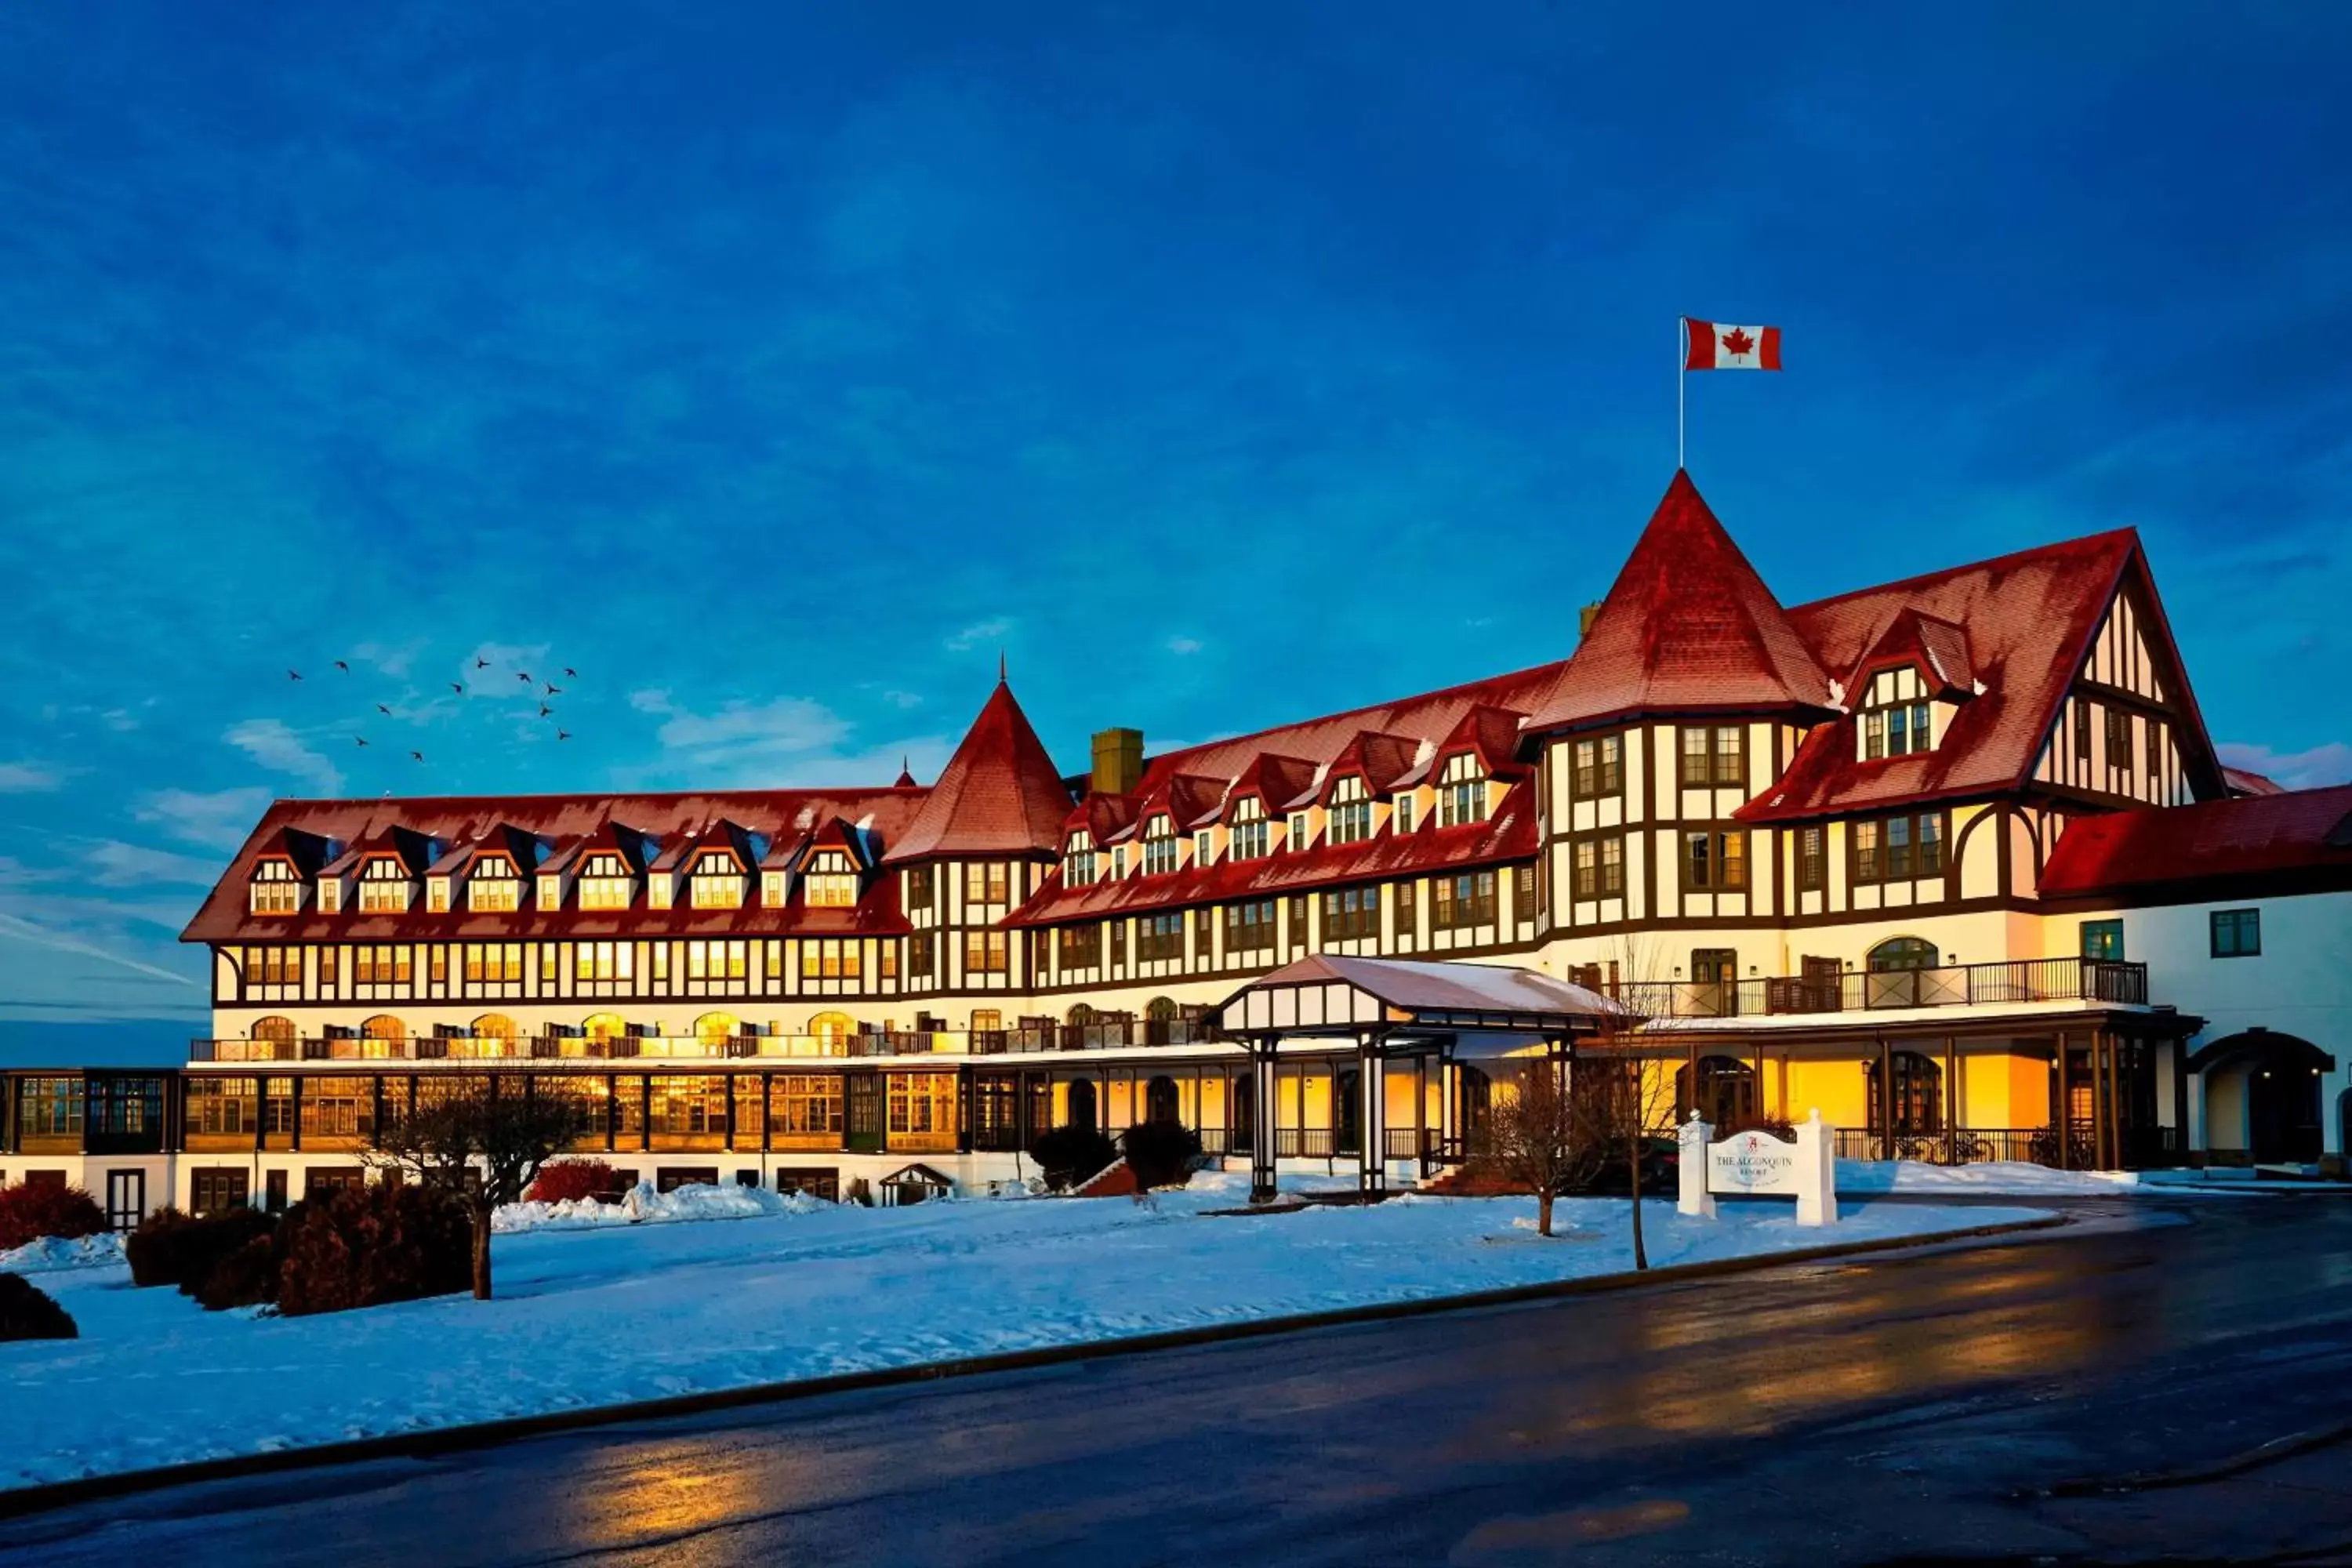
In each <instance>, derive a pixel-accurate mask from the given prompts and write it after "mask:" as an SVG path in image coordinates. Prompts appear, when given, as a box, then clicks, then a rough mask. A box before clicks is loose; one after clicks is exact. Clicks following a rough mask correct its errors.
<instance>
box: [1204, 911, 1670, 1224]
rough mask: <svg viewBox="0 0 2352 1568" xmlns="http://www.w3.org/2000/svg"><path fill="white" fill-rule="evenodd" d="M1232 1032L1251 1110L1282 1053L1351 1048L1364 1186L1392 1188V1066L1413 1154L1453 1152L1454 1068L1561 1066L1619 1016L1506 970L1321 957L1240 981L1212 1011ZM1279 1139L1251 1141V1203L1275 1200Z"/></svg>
mask: <svg viewBox="0 0 2352 1568" xmlns="http://www.w3.org/2000/svg"><path fill="white" fill-rule="evenodd" d="M1626 1016H1627V1015H1626V1011H1625V1009H1624V1008H1623V1007H1622V1005H1620V1004H1618V1003H1615V1002H1612V1001H1610V1000H1609V999H1608V998H1607V997H1604V996H1602V995H1601V994H1598V993H1596V992H1592V991H1588V990H1586V989H1585V988H1584V987H1583V986H1581V985H1571V984H1569V983H1568V982H1567V981H1564V980H1557V979H1554V978H1553V977H1552V976H1550V975H1549V974H1544V973H1538V972H1537V971H1535V970H1532V969H1516V968H1508V967H1505V966H1503V965H1500V964H1486V963H1425V962H1414V961H1412V960H1406V959H1392V958H1349V957H1342V956H1339V955H1337V954H1331V953H1317V954H1314V955H1313V956H1311V957H1307V958H1302V959H1299V960H1297V962H1296V963H1288V964H1286V965H1284V966H1283V967H1282V968H1280V969H1277V970H1276V971H1274V972H1273V973H1270V974H1267V975H1265V976H1263V977H1261V978H1259V979H1257V980H1254V981H1252V982H1251V983H1250V984H1247V985H1244V986H1243V987H1242V988H1241V989H1240V990H1239V991H1236V992H1234V994H1233V995H1231V996H1229V997H1227V998H1226V999H1225V1000H1224V1001H1223V1003H1222V1004H1220V1005H1218V1007H1217V1008H1216V1009H1215V1011H1214V1013H1213V1017H1214V1018H1215V1020H1216V1023H1217V1025H1218V1026H1219V1027H1220V1028H1221V1029H1222V1030H1223V1033H1224V1034H1225V1036H1226V1037H1228V1038H1230V1039H1233V1040H1235V1041H1238V1042H1240V1043H1241V1044H1242V1045H1243V1046H1244V1047H1245V1048H1246V1049H1247V1051H1248V1054H1249V1062H1250V1071H1251V1075H1252V1079H1253V1085H1254V1092H1253V1095H1252V1098H1253V1100H1255V1103H1257V1104H1259V1105H1261V1106H1272V1105H1274V1104H1275V1103H1276V1073H1277V1071H1278V1070H1279V1066H1280V1063H1281V1060H1282V1058H1283V1057H1284V1056H1285V1055H1286V1054H1297V1053H1316V1054H1321V1055H1325V1056H1328V1055H1329V1054H1330V1053H1331V1052H1332V1051H1333V1049H1334V1047H1343V1048H1351V1049H1352V1051H1353V1053H1354V1055H1355V1058H1356V1071H1355V1072H1354V1073H1353V1074H1352V1075H1350V1079H1351V1082H1352V1084H1353V1086H1354V1088H1353V1092H1354V1093H1355V1094H1356V1095H1357V1096H1358V1097H1359V1102H1358V1104H1357V1105H1355V1106H1353V1107H1351V1108H1349V1109H1350V1110H1351V1111H1352V1113H1353V1115H1354V1117H1355V1119H1356V1121H1357V1124H1358V1125H1360V1127H1362V1128H1364V1129H1365V1130H1366V1133H1365V1136H1364V1137H1362V1138H1361V1139H1360V1141H1359V1143H1358V1151H1357V1156H1356V1159H1357V1186H1358V1188H1359V1190H1360V1191H1362V1192H1365V1193H1380V1192H1383V1191H1385V1190H1386V1189H1387V1186H1388V1159H1387V1152H1388V1139H1387V1136H1386V1131H1387V1129H1388V1120H1389V1108H1388V1079H1389V1075H1390V1072H1391V1064H1392V1063H1397V1062H1405V1063H1409V1064H1410V1065H1411V1068H1412V1074H1413V1082H1414V1084H1415V1086H1416V1089H1415V1092H1414V1094H1413V1097H1412V1099H1413V1124H1412V1133H1413V1147H1414V1148H1416V1149H1423V1148H1426V1147H1428V1146H1429V1143H1430V1138H1429V1133H1430V1132H1431V1131H1434V1132H1435V1133H1436V1140H1435V1142H1436V1144H1437V1146H1438V1147H1439V1148H1440V1149H1442V1150H1444V1151H1446V1152H1450V1153H1454V1154H1456V1155H1458V1154H1459V1153H1460V1152H1462V1149H1463V1144H1464V1139H1465V1128H1464V1127H1463V1125H1462V1119H1463V1116H1464V1097H1463V1096H1462V1094H1461V1093H1460V1092H1459V1071H1460V1069H1459V1068H1458V1067H1457V1065H1456V1064H1457V1063H1460V1062H1464V1061H1465V1060H1475V1059H1481V1058H1486V1059H1491V1058H1501V1057H1512V1056H1546V1055H1548V1056H1550V1057H1553V1058H1560V1059H1565V1058H1569V1057H1570V1056H1571V1055H1572V1054H1573V1052H1574V1050H1575V1045H1576V1041H1577V1040H1579V1039H1580V1038H1585V1037H1591V1036H1592V1035H1594V1034H1596V1033H1599V1032H1600V1031H1601V1030H1602V1029H1604V1028H1609V1027H1612V1026H1614V1025H1616V1024H1617V1023H1619V1022H1620V1021H1622V1020H1623V1019H1624V1018H1625V1017H1626ZM1432 1068H1435V1070H1436V1072H1437V1074H1438V1075H1439V1080H1440V1084H1441V1088H1442V1092H1441V1094H1440V1095H1439V1097H1438V1104H1439V1107H1440V1110H1439V1119H1440V1124H1439V1125H1438V1126H1437V1127H1436V1128H1435V1129H1430V1128H1429V1127H1427V1126H1426V1119H1427V1106H1428V1100H1429V1097H1428V1095H1427V1094H1426V1092H1425V1089H1424V1088H1423V1086H1425V1085H1426V1084H1427V1082H1428V1079H1429V1074H1430V1071H1431V1069H1432ZM1275 1159H1276V1140H1275V1139H1274V1138H1271V1137H1265V1138H1257V1139H1255V1140H1253V1141H1252V1142H1251V1145H1250V1201H1251V1202H1252V1203H1265V1202H1268V1201H1270V1200H1271V1199H1272V1198H1273V1197H1274V1195H1275Z"/></svg>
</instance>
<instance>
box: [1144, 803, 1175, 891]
mask: <svg viewBox="0 0 2352 1568" xmlns="http://www.w3.org/2000/svg"><path fill="white" fill-rule="evenodd" d="M1176 859H1177V850H1176V834H1175V829H1174V827H1173V826H1172V825H1171V823H1170V822H1169V820H1168V818H1166V817H1164V816H1155V817H1153V818H1152V819H1151V820H1150V822H1149V823H1146V824H1145V825H1144V829H1143V874H1144V875H1145V876H1147V877H1163V876H1166V875H1167V874H1168V873H1169V872H1171V871H1173V870H1174V869H1176Z"/></svg>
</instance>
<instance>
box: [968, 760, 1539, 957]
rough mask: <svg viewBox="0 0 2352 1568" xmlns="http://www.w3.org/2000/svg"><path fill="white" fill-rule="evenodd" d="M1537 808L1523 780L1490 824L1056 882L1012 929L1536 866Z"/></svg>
mask: <svg viewBox="0 0 2352 1568" xmlns="http://www.w3.org/2000/svg"><path fill="white" fill-rule="evenodd" d="M1535 805H1536V803H1535V786H1534V784H1533V783H1532V782H1529V781H1523V782H1521V783H1519V784H1515V785H1513V786H1512V787H1511V788H1510V789H1509V790H1508V791H1507V792H1506V793H1505V794H1504V795H1503V799H1502V802H1501V804H1500V805H1497V806H1496V809H1495V815H1494V816H1493V817H1492V818H1491V819H1490V820H1488V821H1486V822H1470V823H1464V824H1463V825H1462V826H1458V827H1440V826H1437V819H1436V818H1435V817H1434V816H1430V817H1426V818H1424V819H1423V822H1422V824H1421V826H1419V827H1418V828H1416V829H1415V830H1414V831H1412V832H1411V833H1405V834H1394V833H1382V834H1379V835H1377V836H1376V837H1371V838H1367V839H1365V840H1363V841H1362V842H1360V843H1356V844H1318V845H1317V846H1316V847H1313V848H1311V849H1309V850H1307V852H1306V853H1304V854H1290V853H1288V852H1280V853H1276V854H1273V855H1263V856H1260V857H1258V858H1256V859H1254V860H1222V861H1219V862H1218V863H1216V864H1215V865H1213V866H1211V867H1210V868H1208V869H1207V870H1205V871H1203V870H1197V869H1195V868H1192V867H1190V866H1187V867H1185V868H1183V869H1181V870H1179V871H1171V872H1165V873H1162V874H1161V875H1160V876H1156V877H1145V876H1130V877H1122V878H1119V879H1117V880H1109V879H1106V880H1103V881H1099V882H1097V883H1095V884H1093V885H1092V886H1091V887H1085V888H1066V887H1064V886H1062V884H1061V881H1060V879H1059V878H1058V876H1057V877H1055V878H1054V879H1049V880H1048V881H1047V883H1046V885H1045V889H1043V890H1041V891H1040V892H1039V893H1038V894H1037V896H1036V897H1035V898H1034V899H1031V900H1029V901H1028V902H1027V903H1025V904H1024V905H1022V906H1021V908H1020V909H1019V910H1016V911H1015V912H1014V913H1013V918H1012V920H1011V921H1008V922H1006V923H1008V924H1011V925H1016V926H1036V925H1058V924H1061V923H1064V922H1066V921H1083V920H1100V919H1103V918H1105V917H1107V916H1110V915H1114V914H1129V913H1134V912H1137V911H1139V910H1171V909H1181V908H1183V907H1184V906H1186V905H1189V904H1207V903H1220V902H1223V901H1224V900H1228V899H1255V898H1268V897H1272V896H1274V895H1275V894H1277V893H1297V892H1305V891H1307V889H1312V888H1329V887H1339V886H1341V885H1344V884H1347V883H1351V882H1377V881H1381V880H1384V879H1392V878H1397V877H1415V876H1424V875H1428V874H1430V873H1433V872H1440V871H1460V870H1470V869H1475V868H1482V867H1486V866H1492V865H1496V864H1498V863H1502V862H1507V861H1512V860H1531V859H1533V858H1535V855H1536V849H1537V841H1536V812H1535Z"/></svg>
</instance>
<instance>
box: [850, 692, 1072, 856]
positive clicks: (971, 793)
mask: <svg viewBox="0 0 2352 1568" xmlns="http://www.w3.org/2000/svg"><path fill="white" fill-rule="evenodd" d="M1072 804H1073V803H1072V801H1071V798H1070V792H1069V791H1068V790H1067V789H1066V788H1064V787H1063V785H1062V776H1061V774H1060V773H1058V772H1056V771H1055V767H1054V759H1053V758H1052V757H1050V756H1047V755H1046V754H1045V745H1044V743H1043V742H1040V741H1039V740H1038V739H1037V731H1034V730H1033V729H1031V728H1030V727H1029V720H1028V716H1027V715H1026V714H1024V713H1023V712H1022V711H1021V704H1020V703H1018V702H1015V701H1014V700H1013V688H1012V687H1010V686H1009V685H1007V684H1005V683H1004V682H1003V681H1002V680H999V681H998V682H997V684H996V689H995V690H994V691H992V692H991V693H990V694H989V698H988V701H987V702H986V704H984V705H983V706H982V709H981V710H980V717H979V718H977V719H974V720H973V721H972V722H971V730H970V731H967V732H966V733H965V735H964V738H963V742H962V743H961V745H959V746H957V747H956V749H955V755H953V756H951V757H950V758H949V759H948V765H947V766H946V767H944V768H942V769H941V770H940V776H939V781H938V782H937V783H935V784H932V785H931V789H930V795H929V798H928V799H926V800H925V801H924V802H923V807H922V809H921V810H920V811H919V812H917V813H916V814H915V820H914V821H913V822H911V823H909V824H908V826H907V831H906V832H905V833H904V834H902V835H900V836H899V838H898V843H896V844H894V845H891V846H889V847H888V849H887V852H886V853H885V855H884V857H883V859H884V862H885V863H886V864H888V865H893V866H898V865H904V864H906V863H907V862H908V861H911V860H928V859H937V858H950V857H974V856H996V857H1000V858H1017V857H1032V856H1035V857H1047V858H1050V857H1052V856H1054V855H1056V854H1058V853H1059V852H1060V848H1061V843H1062V824H1063V822H1064V820H1065V819H1066V818H1067V817H1068V816H1069V815H1070V806H1071V805H1072Z"/></svg>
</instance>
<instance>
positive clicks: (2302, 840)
mask: <svg viewBox="0 0 2352 1568" xmlns="http://www.w3.org/2000/svg"><path fill="white" fill-rule="evenodd" d="M2217 880H2226V882H2227V884H2228V885H2227V887H2226V888H2214V889H2211V891H2212V893H2213V896H2215V897H2225V896H2226V897H2240V898H2246V897H2252V896H2254V895H2255V894H2256V893H2257V892H2261V891H2269V890H2275V891H2295V890H2312V889H2316V888H2319V887H2347V886H2352V784H2338V785H2336V787H2334V788H2333V789H2307V790H2288V791H2283V792H2281V793H2280V794H2277V795H2243V796H2240V797H2237V798H2234V799H2229V800H2209V801H2200V803H2198V804H2197V805H2177V806H2170V807H2167V808H2165V809H2162V810H2150V811H2119V812H2115V813H2112V814H2110V815H2107V816H2086V817H2081V818H2077V819H2076V820H2075V821H2074V822H2073V823H2071V824H2069V825H2068V826H2067V828H2066V831H2065V832H2063V833H2062V834H2060V835H2059V837H2058V844H2057V847H2055V848H2053V850H2051V852H2050V859H2049V863H2048V864H2047V865H2045V866H2044V867H2043V868H2042V887H2041V891H2042V897H2043V898H2045V899H2063V898H2082V897H2086V896H2089V895H2093V894H2102V893H2117V892H2125V891H2139V892H2143V893H2144V892H2148V891H2151V890H2156V889H2170V890H2175V891H2179V892H2182V893H2188V892H2191V891H2193V890H2195V889H2198V888H2200V887H2203V886H2205V885H2207V884H2210V883H2212V882H2215V881H2217Z"/></svg>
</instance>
